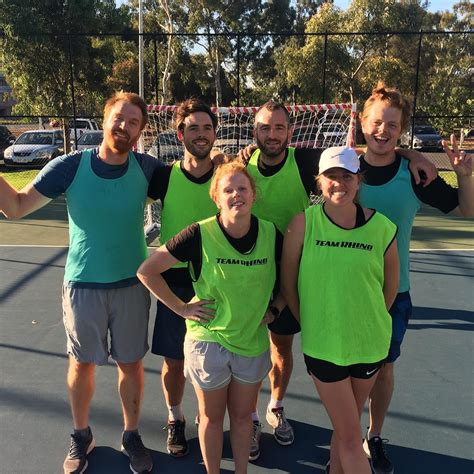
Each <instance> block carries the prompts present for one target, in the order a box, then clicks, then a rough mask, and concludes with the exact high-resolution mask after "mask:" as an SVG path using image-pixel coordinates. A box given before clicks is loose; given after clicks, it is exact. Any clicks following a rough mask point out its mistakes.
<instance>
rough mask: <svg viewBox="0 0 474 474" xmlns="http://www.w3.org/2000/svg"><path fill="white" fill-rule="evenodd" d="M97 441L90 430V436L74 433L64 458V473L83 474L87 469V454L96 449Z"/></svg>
mask: <svg viewBox="0 0 474 474" xmlns="http://www.w3.org/2000/svg"><path fill="white" fill-rule="evenodd" d="M94 447H95V441H94V437H93V436H92V432H91V430H89V436H87V438H84V437H82V436H79V435H76V434H72V435H71V446H70V447H69V452H68V453H67V456H66V459H65V460H64V464H63V469H64V474H81V473H83V472H84V471H85V470H86V469H87V455H88V454H89V453H90V452H91V451H92V450H93V449H94Z"/></svg>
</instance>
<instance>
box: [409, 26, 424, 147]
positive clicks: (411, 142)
mask: <svg viewBox="0 0 474 474" xmlns="http://www.w3.org/2000/svg"><path fill="white" fill-rule="evenodd" d="M422 39H423V31H422V30H420V33H419V38H418V54H417V58H416V75H415V90H414V91H413V113H412V116H411V130H410V148H413V127H414V126H415V115H416V105H417V99H418V85H419V80H420V64H421V41H422Z"/></svg>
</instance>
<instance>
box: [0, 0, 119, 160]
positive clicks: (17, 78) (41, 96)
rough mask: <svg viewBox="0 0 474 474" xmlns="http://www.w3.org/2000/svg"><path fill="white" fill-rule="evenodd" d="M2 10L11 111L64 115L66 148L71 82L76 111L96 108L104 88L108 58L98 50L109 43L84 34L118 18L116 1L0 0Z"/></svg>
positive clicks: (3, 53) (0, 52)
mask: <svg viewBox="0 0 474 474" xmlns="http://www.w3.org/2000/svg"><path fill="white" fill-rule="evenodd" d="M0 9H1V11H2V16H1V18H0V28H1V29H2V30H3V32H4V37H3V38H2V41H1V43H2V44H1V50H0V61H1V63H2V68H3V70H4V72H5V75H6V77H7V80H8V82H9V83H10V84H11V86H12V88H13V90H14V94H15V97H16V98H17V100H18V104H17V105H16V106H15V112H16V113H20V114H27V115H46V116H62V117H63V120H62V122H63V129H64V137H65V150H66V151H69V149H70V143H69V139H68V137H69V132H68V120H67V118H66V117H67V116H71V115H72V114H73V112H74V110H73V100H72V93H73V89H72V81H74V95H75V99H76V101H75V102H76V104H75V105H76V110H75V113H76V114H88V115H94V114H96V113H98V111H99V110H98V107H99V105H98V104H102V102H103V101H102V100H99V99H102V98H103V97H104V96H105V95H106V93H107V87H106V78H107V76H108V74H109V64H110V63H108V62H107V61H104V57H106V56H105V55H104V54H102V53H103V49H104V48H105V49H106V46H107V44H106V42H104V41H101V40H97V39H94V38H93V37H90V36H85V35H86V34H87V33H89V32H96V31H100V30H101V28H102V27H106V28H110V26H111V25H114V24H116V23H117V20H119V19H120V16H119V15H117V10H116V8H115V4H114V1H113V0H76V1H70V0H54V1H48V2H45V1H41V0H30V1H29V2H24V1H22V0H3V1H2V3H1V5H0ZM69 33H71V34H72V35H69ZM89 107H92V109H90V108H89Z"/></svg>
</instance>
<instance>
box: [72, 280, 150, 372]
mask: <svg viewBox="0 0 474 474" xmlns="http://www.w3.org/2000/svg"><path fill="white" fill-rule="evenodd" d="M149 316H150V294H149V293H148V290H147V289H146V288H145V287H144V286H143V285H142V284H137V285H133V286H128V287H125V288H112V289H97V288H69V287H66V286H63V322H64V327H65V329H66V336H67V352H68V354H70V355H72V356H73V357H74V358H75V359H76V360H77V361H78V362H91V363H95V364H97V365H105V364H107V361H108V358H109V354H110V355H111V356H112V358H113V359H114V360H115V361H117V362H125V363H131V362H137V361H138V360H141V359H142V358H143V357H144V356H145V354H146V352H147V351H148V318H149Z"/></svg>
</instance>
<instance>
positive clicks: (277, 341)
mask: <svg viewBox="0 0 474 474" xmlns="http://www.w3.org/2000/svg"><path fill="white" fill-rule="evenodd" d="M292 347H293V336H279V337H272V353H274V354H277V355H278V356H280V357H282V358H287V357H291V355H292Z"/></svg>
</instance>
